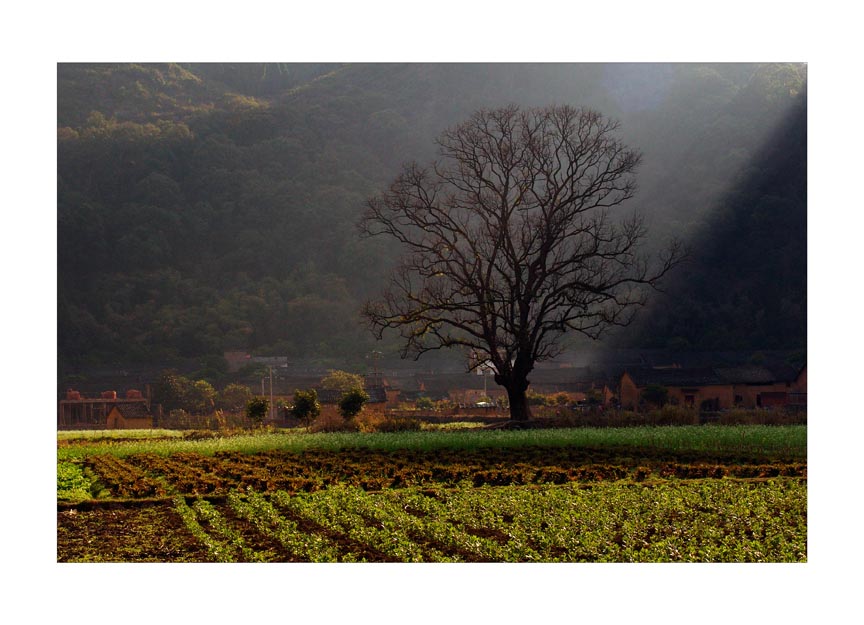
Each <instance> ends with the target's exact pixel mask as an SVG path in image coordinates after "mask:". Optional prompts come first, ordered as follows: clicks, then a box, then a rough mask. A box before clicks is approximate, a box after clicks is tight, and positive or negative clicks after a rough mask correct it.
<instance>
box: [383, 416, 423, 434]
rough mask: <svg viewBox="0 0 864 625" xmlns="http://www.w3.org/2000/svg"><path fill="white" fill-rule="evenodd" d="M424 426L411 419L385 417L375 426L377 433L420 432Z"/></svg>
mask: <svg viewBox="0 0 864 625" xmlns="http://www.w3.org/2000/svg"><path fill="white" fill-rule="evenodd" d="M421 429H423V425H422V424H421V423H420V421H419V420H418V419H412V418H410V417H385V418H384V420H383V421H380V422H379V423H378V424H376V426H375V431H377V432H419V431H420V430H421Z"/></svg>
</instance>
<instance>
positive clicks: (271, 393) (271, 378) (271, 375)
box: [270, 365, 274, 421]
mask: <svg viewBox="0 0 864 625" xmlns="http://www.w3.org/2000/svg"><path fill="white" fill-rule="evenodd" d="M273 420H274V417H273V365H270V421H273Z"/></svg>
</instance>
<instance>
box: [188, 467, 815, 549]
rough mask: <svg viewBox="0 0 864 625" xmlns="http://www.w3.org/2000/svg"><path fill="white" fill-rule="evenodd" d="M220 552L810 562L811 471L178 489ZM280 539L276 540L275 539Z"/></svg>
mask: <svg viewBox="0 0 864 625" xmlns="http://www.w3.org/2000/svg"><path fill="white" fill-rule="evenodd" d="M175 502H176V503H175V505H176V509H177V511H178V512H179V513H180V514H181V515H182V516H184V518H186V519H187V522H186V527H187V528H188V530H189V531H190V532H191V533H192V534H193V535H194V536H195V537H196V539H197V540H198V541H199V543H200V544H203V545H205V546H206V548H207V550H208V553H209V554H210V556H209V557H210V558H211V559H212V560H216V561H262V560H279V561H307V562H355V561H375V562H386V561H399V562H478V561H491V562H664V561H687V562H801V561H806V557H807V556H806V534H807V530H806V482H805V481H803V480H798V479H778V480H770V481H767V482H761V483H742V482H733V481H726V480H720V481H702V482H669V483H661V484H654V485H643V484H628V483H617V484H616V483H603V484H598V485H594V486H592V487H590V488H585V487H580V486H579V485H577V484H567V485H560V486H559V485H547V486H542V487H530V486H508V487H495V488H492V487H483V488H469V487H464V488H455V489H399V490H390V491H384V492H380V493H371V492H367V491H364V490H363V489H361V488H357V487H347V486H341V487H336V488H331V489H327V490H323V491H318V492H314V493H300V494H296V495H291V494H289V493H286V492H284V491H278V492H276V493H274V494H273V495H271V496H269V497H268V496H266V495H264V494H262V493H258V492H256V491H254V490H251V489H246V490H245V491H242V492H241V491H234V492H232V493H231V494H230V495H229V496H228V498H227V500H226V503H224V504H219V505H211V504H208V503H206V502H204V501H203V500H197V501H195V502H193V503H192V504H191V505H187V503H186V502H185V500H183V498H177V499H176V500H175ZM268 545H269V546H270V548H269V549H268V548H266V547H267V546H268Z"/></svg>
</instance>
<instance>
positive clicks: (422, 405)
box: [414, 397, 435, 410]
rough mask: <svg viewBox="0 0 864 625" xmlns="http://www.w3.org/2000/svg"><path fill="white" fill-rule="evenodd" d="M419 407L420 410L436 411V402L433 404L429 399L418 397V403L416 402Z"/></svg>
mask: <svg viewBox="0 0 864 625" xmlns="http://www.w3.org/2000/svg"><path fill="white" fill-rule="evenodd" d="M414 404H415V405H416V406H417V408H418V410H434V409H435V402H433V401H432V400H431V399H429V398H428V397H418V398H417V401H415V402H414Z"/></svg>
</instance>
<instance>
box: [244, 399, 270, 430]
mask: <svg viewBox="0 0 864 625" xmlns="http://www.w3.org/2000/svg"><path fill="white" fill-rule="evenodd" d="M269 410H270V402H269V401H267V400H266V399H265V398H263V397H253V398H252V399H250V400H249V401H248V402H246V417H247V418H248V419H249V420H250V421H252V423H254V424H255V425H261V424H262V423H263V422H264V418H265V417H266V416H267V412H268V411H269Z"/></svg>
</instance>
